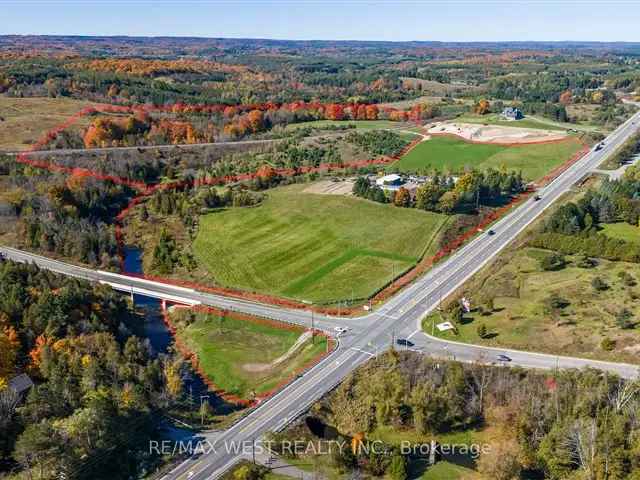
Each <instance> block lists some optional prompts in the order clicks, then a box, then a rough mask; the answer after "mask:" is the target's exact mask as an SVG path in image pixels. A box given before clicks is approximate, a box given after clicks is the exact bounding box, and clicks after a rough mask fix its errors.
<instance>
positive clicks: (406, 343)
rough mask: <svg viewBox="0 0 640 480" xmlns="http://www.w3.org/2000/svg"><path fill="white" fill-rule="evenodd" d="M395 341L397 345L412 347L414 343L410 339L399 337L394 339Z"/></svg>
mask: <svg viewBox="0 0 640 480" xmlns="http://www.w3.org/2000/svg"><path fill="white" fill-rule="evenodd" d="M396 343H397V344H398V345H402V346H403V347H413V346H414V345H415V344H414V343H413V342H412V341H410V340H407V339H406V338H399V339H398V340H396Z"/></svg>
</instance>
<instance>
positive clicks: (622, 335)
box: [423, 248, 640, 362]
mask: <svg viewBox="0 0 640 480" xmlns="http://www.w3.org/2000/svg"><path fill="white" fill-rule="evenodd" d="M550 253H551V252H548V251H546V250H540V249H534V248H518V249H516V250H515V251H508V252H507V253H505V254H504V255H503V256H502V257H501V258H500V259H499V260H498V262H497V263H495V264H493V265H491V266H490V267H488V269H487V270H484V271H483V272H481V274H480V275H477V276H475V277H474V278H473V279H472V280H471V282H470V283H469V284H467V285H466V286H465V287H464V288H465V292H467V293H466V295H469V296H470V297H471V302H472V309H474V308H475V307H477V306H478V305H479V304H480V305H481V304H482V303H483V302H484V301H485V300H486V299H487V298H492V299H493V302H494V310H493V312H490V313H485V314H482V313H481V312H480V311H477V310H473V311H472V312H471V313H470V314H467V315H465V317H464V319H463V320H462V322H460V324H459V326H458V334H457V335H456V334H455V333H453V332H444V333H438V330H437V329H435V333H436V335H438V336H441V337H443V338H447V339H452V340H457V341H461V342H469V343H475V344H482V345H491V346H495V347H507V348H515V349H524V350H532V351H538V352H546V353H552V354H558V355H573V356H579V357H588V358H599V359H606V360H614V361H628V362H637V356H636V355H634V354H633V353H632V352H633V348H635V346H638V331H639V330H640V328H639V326H638V325H636V326H635V328H629V329H622V328H620V327H619V326H618V325H617V323H616V316H617V315H618V314H619V313H620V312H621V311H622V310H623V309H627V310H628V311H629V312H630V313H631V314H632V316H633V318H634V319H638V318H640V317H639V315H640V307H638V302H637V298H638V297H639V295H640V289H639V288H638V286H637V285H629V284H626V283H625V282H624V281H623V278H622V277H621V276H620V275H622V272H626V274H629V275H631V277H632V278H633V279H635V281H636V282H637V281H640V265H638V264H632V263H624V262H610V261H606V260H601V259H599V260H598V265H597V266H595V267H594V268H580V267H579V266H578V264H577V259H576V258H574V257H566V258H567V261H568V265H567V266H566V267H565V268H563V269H561V270H558V271H543V270H542V268H541V267H540V259H541V258H542V257H544V256H547V255H549V254H550ZM596 277H598V278H600V279H601V280H602V281H603V282H604V283H605V284H606V286H607V288H606V289H605V290H596V289H595V288H594V287H593V286H592V281H593V279H594V278H596ZM554 295H555V296H557V297H560V298H561V299H563V300H566V302H567V304H566V305H565V306H562V307H559V308H558V307H554V306H551V303H550V299H551V298H552V296H554ZM434 320H435V321H436V323H437V322H440V321H442V318H441V316H440V314H439V313H436V314H433V315H431V316H430V317H427V318H426V319H425V320H424V322H423V328H424V329H425V330H426V331H427V332H428V333H431V332H432V331H433V330H432V322H433V321H434ZM480 324H484V325H485V326H486V328H487V330H488V332H489V334H490V335H489V337H488V338H480V336H479V335H478V331H477V329H478V325H480ZM604 338H610V339H613V340H615V341H616V348H615V349H614V350H613V351H610V352H609V351H604V350H603V349H602V348H601V342H602V340H603V339H604ZM627 347H629V349H627Z"/></svg>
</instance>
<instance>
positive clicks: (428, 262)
mask: <svg viewBox="0 0 640 480" xmlns="http://www.w3.org/2000/svg"><path fill="white" fill-rule="evenodd" d="M306 105H311V104H306ZM319 105H322V104H319ZM101 107H103V108H104V110H103V111H107V112H116V113H134V112H136V111H167V110H170V111H172V112H173V107H150V106H140V107H123V106H117V105H101ZM196 107H197V106H196ZM201 107H202V108H204V106H201ZM214 107H215V108H219V107H220V106H215V105H214V106H212V108H214ZM96 112H98V113H100V112H101V111H100V110H97V108H96V107H86V108H84V109H83V110H81V111H80V112H78V113H77V114H75V115H74V116H73V117H71V118H70V119H68V120H67V121H66V122H64V123H63V124H62V125H61V126H59V127H56V128H54V129H52V130H51V131H50V132H48V133H47V134H46V135H45V136H44V137H43V138H42V139H41V140H40V141H39V142H37V143H36V144H35V145H34V146H33V148H32V149H31V151H33V150H35V149H37V148H38V147H39V146H42V145H45V144H46V143H47V142H49V141H51V140H52V139H55V137H56V135H58V134H59V133H60V132H62V131H63V130H65V129H66V128H68V127H69V126H71V125H73V124H74V123H75V122H76V121H77V120H78V119H80V118H82V117H83V116H86V115H89V114H94V113H96ZM432 135H440V134H437V133H436V134H432ZM442 135H447V136H449V135H451V136H453V137H456V138H460V137H458V136H457V135H454V134H442ZM422 140H423V139H422V138H417V139H416V140H414V141H413V142H411V143H410V144H409V145H407V147H405V148H404V149H403V150H402V151H401V152H399V153H398V154H396V155H394V156H391V157H381V158H378V159H372V160H363V161H358V162H349V163H343V164H325V165H322V166H320V167H301V168H299V169H297V170H293V169H280V170H277V171H276V173H278V174H279V175H282V176H293V175H299V174H304V173H319V172H329V171H333V170H341V169H347V168H358V167H366V166H371V165H387V164H389V163H392V162H393V161H396V160H398V159H399V158H400V157H402V156H403V155H405V154H406V153H408V152H409V151H410V150H411V149H413V148H414V147H415V146H416V145H418V144H419V143H421V142H422ZM560 141H566V140H564V139H562V140H560ZM472 143H473V142H472ZM530 144H531V143H530ZM530 144H528V145H530ZM517 145H518V146H526V145H527V144H517ZM88 150H89V151H90V149H88ZM587 151H588V147H586V146H585V148H584V149H582V150H581V151H579V152H577V153H576V154H575V155H574V156H573V157H572V158H571V159H570V160H569V161H567V162H565V163H564V164H563V165H560V166H559V167H558V168H556V169H554V170H553V171H552V172H551V173H550V174H548V175H547V176H545V177H543V179H541V180H540V181H538V182H537V183H536V185H538V186H540V185H544V184H545V183H546V182H548V181H550V180H551V179H553V178H555V177H556V176H557V175H559V174H560V173H561V172H563V171H564V170H566V169H567V168H569V167H570V166H571V165H572V164H573V163H575V162H576V161H577V160H578V159H580V158H581V157H582V156H583V155H584V154H585V153H586V152H587ZM29 153H30V152H29V151H28V152H23V153H21V154H19V155H18V157H17V161H18V162H20V163H23V164H27V165H30V166H33V167H35V168H42V169H47V170H50V171H53V172H61V173H67V174H71V175H79V176H87V177H92V178H97V179H100V180H110V181H113V182H114V183H118V184H123V185H128V186H130V187H132V188H135V189H137V190H138V191H139V192H140V193H139V195H137V196H135V197H134V198H133V199H132V200H131V201H130V203H129V204H128V205H127V206H126V207H125V208H124V209H123V210H122V211H120V213H118V215H117V216H116V218H115V220H116V222H115V236H116V241H117V244H118V249H119V257H120V261H121V270H124V268H122V267H123V264H124V255H123V251H124V237H123V233H122V222H123V221H124V220H125V218H126V216H127V215H128V214H129V213H130V212H131V210H132V209H133V208H134V207H135V206H136V205H138V204H140V203H141V202H142V201H144V200H145V199H146V197H148V196H150V195H151V194H153V193H154V192H156V191H158V190H167V189H175V188H184V187H187V186H201V185H208V184H210V185H221V184H227V183H233V182H241V181H246V180H252V179H254V178H256V177H257V174H256V173H257V172H253V173H248V174H240V175H233V176H225V177H217V178H212V179H208V180H206V181H202V180H198V181H193V182H184V181H178V182H172V183H166V184H153V185H149V184H145V183H143V182H133V181H131V180H129V179H126V178H122V177H116V176H112V175H107V174H103V173H99V172H93V171H91V170H88V169H84V168H72V167H62V166H60V165H56V164H53V163H48V162H39V161H37V160H33V159H30V158H29ZM530 193H531V191H529V192H525V193H524V194H521V195H518V196H517V197H514V199H513V200H512V201H511V202H510V203H509V204H507V205H506V206H504V207H502V208H500V209H498V210H496V211H494V212H491V213H490V214H488V215H486V216H485V217H483V219H482V220H481V222H480V223H479V224H478V225H476V226H475V227H472V228H470V229H468V230H467V231H465V232H464V233H462V234H461V235H459V236H458V237H456V238H455V239H454V240H453V241H452V242H451V243H450V244H449V245H447V246H446V247H443V248H442V249H440V250H439V251H438V252H437V253H436V254H435V255H433V256H432V257H428V258H426V259H423V260H422V261H420V262H419V263H418V264H417V265H416V266H415V267H413V268H412V269H410V270H408V271H407V272H405V273H404V274H402V275H401V276H400V277H398V278H397V279H395V280H393V281H392V282H391V283H390V284H389V285H387V286H386V287H384V288H383V289H382V290H381V291H379V292H378V293H377V294H375V295H374V296H373V297H372V299H371V300H372V301H374V302H376V303H379V302H382V301H384V300H386V299H387V298H389V297H390V296H391V295H393V294H394V293H396V292H397V291H398V290H399V289H401V288H402V287H404V286H406V285H407V284H408V283H410V282H411V281H412V280H414V279H415V278H416V277H417V276H419V275H420V274H422V273H424V272H425V271H426V270H427V269H428V268H430V267H431V266H432V265H433V264H435V263H436V262H438V261H439V260H441V259H442V258H444V257H446V256H447V255H449V254H451V253H452V252H453V251H454V250H456V249H457V248H459V247H460V246H461V245H462V244H464V243H465V242H466V241H468V240H469V239H470V238H471V237H473V236H474V235H476V234H477V233H478V232H479V231H480V230H481V229H482V228H483V227H484V226H486V225H489V224H491V223H493V222H494V221H496V220H497V219H498V218H500V217H501V216H502V215H504V214H505V213H506V212H508V211H509V210H510V209H511V208H513V207H514V206H515V205H517V204H519V203H521V202H522V201H523V200H524V199H526V198H527V196H528V195H529V194H530ZM125 275H128V276H131V277H137V278H143V279H148V280H153V281H159V282H163V283H166V284H170V285H178V286H186V287H189V288H195V289H198V290H200V291H204V292H209V293H214V294H219V295H223V296H228V297H235V298H240V299H245V300H251V301H257V302H261V303H268V304H272V305H277V306H282V307H287V308H294V309H299V310H310V309H313V310H314V311H316V312H318V313H324V314H327V315H335V316H351V315H354V314H357V313H360V312H361V310H360V308H359V307H348V308H336V307H321V306H310V305H306V304H303V303H301V302H298V301H295V300H291V299H287V298H283V297H278V296H273V295H267V294H261V293H257V292H248V291H243V290H240V289H236V288H230V287H212V286H208V285H204V284H199V283H197V282H190V281H181V280H175V279H172V278H166V277H158V276H153V275H145V274H131V273H125Z"/></svg>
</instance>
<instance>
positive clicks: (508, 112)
mask: <svg viewBox="0 0 640 480" xmlns="http://www.w3.org/2000/svg"><path fill="white" fill-rule="evenodd" d="M501 115H502V117H503V118H505V119H506V120H520V119H522V118H524V115H523V113H522V111H521V110H520V109H519V108H515V107H507V108H505V109H504V110H503V111H502V114H501Z"/></svg>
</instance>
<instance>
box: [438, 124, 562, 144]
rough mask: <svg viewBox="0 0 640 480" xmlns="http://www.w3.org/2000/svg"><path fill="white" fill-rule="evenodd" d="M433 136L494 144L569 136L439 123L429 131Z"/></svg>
mask: <svg viewBox="0 0 640 480" xmlns="http://www.w3.org/2000/svg"><path fill="white" fill-rule="evenodd" d="M427 131H428V133H430V134H432V135H455V136H457V137H460V138H462V139H464V140H467V141H470V142H478V143H493V144H526V143H540V142H554V141H561V140H564V139H565V138H567V135H566V134H565V133H562V132H558V131H557V130H540V129H537V128H520V127H515V126H514V127H505V126H502V125H478V124H473V123H447V122H439V123H436V124H434V125H431V127H430V128H429V129H428V130H427Z"/></svg>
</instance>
